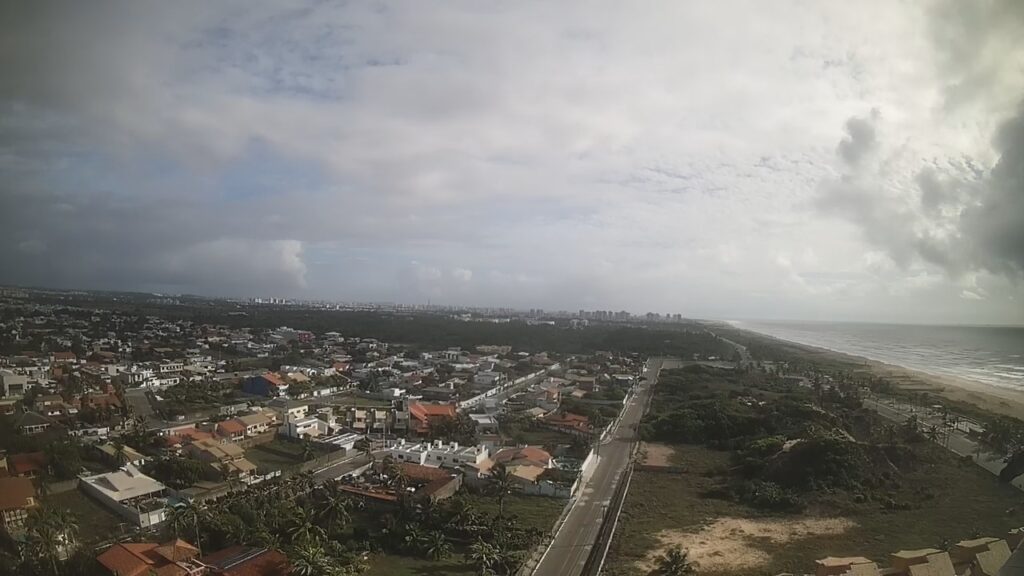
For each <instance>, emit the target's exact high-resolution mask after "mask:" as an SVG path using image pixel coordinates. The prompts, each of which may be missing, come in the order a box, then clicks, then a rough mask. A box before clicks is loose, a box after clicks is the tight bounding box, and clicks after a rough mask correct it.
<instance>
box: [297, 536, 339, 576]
mask: <svg viewBox="0 0 1024 576" xmlns="http://www.w3.org/2000/svg"><path fill="white" fill-rule="evenodd" d="M287 556H288V561H289V562H291V565H292V570H291V574H293V575H294V576H323V575H326V574H330V573H331V572H332V571H333V570H334V567H333V566H332V562H331V557H330V556H329V555H328V554H327V551H326V550H324V547H323V545H321V544H320V543H319V542H310V541H307V542H303V543H301V544H299V545H298V546H293V547H291V548H290V549H289V550H288V554H287Z"/></svg>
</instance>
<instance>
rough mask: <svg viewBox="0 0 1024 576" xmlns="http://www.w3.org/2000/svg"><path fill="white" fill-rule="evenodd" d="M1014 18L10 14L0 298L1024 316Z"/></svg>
mask: <svg viewBox="0 0 1024 576" xmlns="http://www.w3.org/2000/svg"><path fill="white" fill-rule="evenodd" d="M1021 37H1024V2H1019V1H1017V0H978V1H975V2H962V1H960V0H920V1H914V0H902V1H895V0H873V1H865V2H847V1H839V0H836V1H828V0H779V1H774V2H763V1H759V0H750V1H734V0H724V1H694V0H687V1H662V2H655V1H640V2H612V1H607V2H606V1H588V2H572V1H566V2H541V1H538V2H530V1H524V2H483V1H473V2H461V1H440V2H429V3H427V2H417V1H407V2H265V1H259V0H245V1H234V2H233V1H223V2H200V1H193V2H189V1H183V2H159V1H155V0H153V1H147V0H141V1H124V2H112V1H104V0H98V1H95V2H51V1H33V2H7V3H3V6H2V7H0V78H3V81H2V82H0V283H3V284H14V285H26V286H47V287H56V288H83V289H115V290H137V291H152V292H160V293H191V294H203V295H210V296H232V297H259V296H262V297H271V296H276V297H290V298H311V299H329V300H338V301H373V302H403V303H427V302H431V303H435V304H462V305H473V306H510V307H518V308H544V309H552V310H554V309H567V310H576V309H580V308H586V309H612V310H620V309H624V310H630V311H633V312H637V313H643V312H647V311H654V312H660V313H681V314H684V315H686V316H689V317H699V318H717V319H757V318H785V319H802V320H804V319H806V320H858V321H888V322H928V323H981V324H1004V323H1007V324H1009V323H1013V324H1024V107H1022V99H1024V42H1020V41H1019V38H1021Z"/></svg>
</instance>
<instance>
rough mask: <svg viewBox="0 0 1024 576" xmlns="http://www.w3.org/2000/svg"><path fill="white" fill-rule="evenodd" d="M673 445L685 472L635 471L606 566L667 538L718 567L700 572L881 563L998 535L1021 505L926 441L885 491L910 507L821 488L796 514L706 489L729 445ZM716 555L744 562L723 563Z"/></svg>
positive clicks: (1022, 513) (632, 565) (633, 559)
mask: <svg viewBox="0 0 1024 576" xmlns="http://www.w3.org/2000/svg"><path fill="white" fill-rule="evenodd" d="M675 449H676V458H674V460H676V461H677V462H680V463H682V464H683V465H684V466H685V467H686V471H685V472H684V473H682V474H666V473H660V472H637V473H636V474H635V475H634V477H633V482H632V485H631V488H630V491H629V495H628V497H627V499H626V503H625V507H624V508H623V515H622V517H621V519H620V523H619V529H618V530H617V532H616V536H615V539H614V541H613V543H612V547H611V553H610V556H609V558H610V562H609V564H608V570H607V573H608V574H611V575H640V574H645V573H646V570H644V569H643V568H642V567H641V566H640V565H638V563H643V561H644V560H645V559H649V558H650V556H651V554H652V551H654V550H657V549H659V548H660V547H662V545H663V544H664V543H667V542H670V541H672V542H678V543H681V544H686V545H687V547H690V548H691V550H692V555H693V556H694V558H693V559H694V560H696V561H697V562H698V563H700V562H701V561H702V560H703V561H704V563H705V564H706V565H710V566H715V567H716V568H715V569H713V570H709V569H706V568H705V569H701V570H700V573H701V574H706V573H712V574H721V575H733V574H735V575H740V574H743V575H756V574H766V575H767V574H778V573H779V572H795V573H806V572H809V571H811V570H813V567H814V561H815V560H816V559H818V558H822V557H825V556H829V555H831V556H854V555H862V556H867V557H868V558H871V559H874V560H876V561H879V562H883V563H884V562H885V560H886V558H887V556H888V554H889V553H890V552H894V551H896V550H899V549H901V548H902V549H909V548H923V547H928V546H934V547H938V546H939V545H940V544H941V543H942V542H943V541H947V542H956V541H958V540H961V539H964V538H969V537H972V536H974V535H977V534H980V535H993V536H1000V537H1001V536H1003V535H1004V534H1005V532H1006V530H1008V529H1009V528H1012V527H1015V526H1020V525H1024V509H1021V510H1019V511H1015V510H1013V509H1014V507H1015V506H1018V505H1019V504H1020V503H1021V501H1022V495H1021V493H1020V492H1019V491H1017V490H1016V489H1014V488H1011V487H1008V486H1004V485H1001V484H999V483H998V481H997V480H996V478H995V477H994V476H992V475H991V474H989V473H987V472H985V471H983V470H981V469H980V468H978V467H977V466H975V465H974V464H972V463H962V462H960V461H959V460H958V459H956V458H955V457H953V456H952V455H950V454H949V453H947V452H945V451H944V450H942V449H941V448H940V447H938V446H934V445H931V444H927V445H923V446H921V447H920V451H921V453H922V458H921V460H922V461H921V462H920V463H919V464H918V466H917V467H916V469H914V470H913V471H911V472H908V473H906V474H904V476H903V478H902V481H901V485H900V487H899V488H898V489H896V490H895V491H894V493H893V494H892V496H893V497H894V498H895V499H897V500H899V501H915V502H919V505H918V507H916V508H915V509H912V510H906V511H898V512H889V511H886V510H884V509H883V508H882V506H881V505H880V504H879V503H878V502H875V501H871V500H869V501H867V502H863V503H855V502H854V501H853V500H852V499H850V498H849V497H848V495H845V494H819V495H817V496H815V498H814V499H813V500H812V503H811V506H810V507H809V509H808V511H807V512H806V513H804V514H798V515H772V514H769V513H765V512H760V511H757V510H754V509H752V508H749V507H747V506H744V505H741V504H737V503H735V502H731V501H727V500H722V499H718V498H713V497H709V496H707V495H706V494H705V492H706V491H708V490H710V489H712V488H714V487H716V486H717V485H719V484H720V483H721V481H722V479H723V477H724V475H725V474H727V473H728V472H727V469H728V466H729V463H730V460H729V454H728V453H725V452H717V451H713V450H710V449H707V448H704V447H700V446H691V445H677V446H675ZM723 519H726V520H723ZM809 521H810V522H809ZM723 557H727V558H737V559H740V560H742V561H745V562H747V564H746V565H743V566H732V567H728V566H726V567H722V561H721V558H723ZM726 564H728V563H727V562H726Z"/></svg>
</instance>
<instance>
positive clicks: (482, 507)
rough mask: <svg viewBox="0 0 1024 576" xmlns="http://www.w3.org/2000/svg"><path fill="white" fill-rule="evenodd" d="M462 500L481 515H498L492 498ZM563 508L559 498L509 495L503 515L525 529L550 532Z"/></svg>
mask: <svg viewBox="0 0 1024 576" xmlns="http://www.w3.org/2000/svg"><path fill="white" fill-rule="evenodd" d="M462 498H463V499H464V500H465V501H466V503H467V504H468V505H469V506H471V507H472V508H473V509H476V510H479V511H480V512H481V513H483V514H495V515H496V514H497V513H498V502H497V500H496V499H495V498H494V497H492V496H489V495H482V494H466V495H464V496H462ZM564 507H565V500H562V499H560V498H542V497H538V496H523V495H520V494H509V495H508V496H506V497H505V503H504V508H505V509H504V515H505V516H506V517H508V518H511V519H514V520H516V521H517V522H518V523H520V524H521V525H522V526H523V527H525V528H531V529H534V530H538V531H540V532H550V531H551V529H552V528H553V527H554V525H555V521H556V520H558V516H559V514H561V513H562V508H564Z"/></svg>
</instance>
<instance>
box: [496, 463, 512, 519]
mask: <svg viewBox="0 0 1024 576" xmlns="http://www.w3.org/2000/svg"><path fill="white" fill-rule="evenodd" d="M515 489H516V479H515V476H514V475H513V474H512V473H511V472H509V471H508V468H506V467H505V464H504V463H498V464H495V465H494V467H493V468H491V491H492V492H493V493H494V495H495V497H497V499H498V518H499V519H500V518H501V517H502V516H503V515H504V513H505V497H506V496H508V495H509V494H511V493H512V491H513V490H515Z"/></svg>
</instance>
